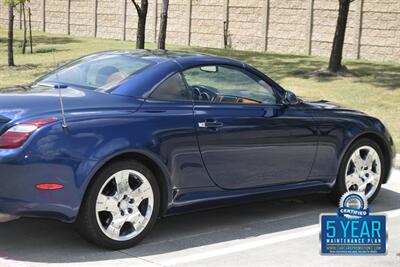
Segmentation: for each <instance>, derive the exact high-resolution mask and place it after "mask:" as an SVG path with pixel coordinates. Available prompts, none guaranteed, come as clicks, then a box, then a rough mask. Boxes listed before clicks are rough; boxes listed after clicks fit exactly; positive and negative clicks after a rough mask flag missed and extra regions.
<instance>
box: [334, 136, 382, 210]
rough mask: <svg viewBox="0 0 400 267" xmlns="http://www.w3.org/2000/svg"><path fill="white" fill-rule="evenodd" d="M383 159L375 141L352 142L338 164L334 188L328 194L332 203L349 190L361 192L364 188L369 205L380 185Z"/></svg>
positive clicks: (364, 139)
mask: <svg viewBox="0 0 400 267" xmlns="http://www.w3.org/2000/svg"><path fill="white" fill-rule="evenodd" d="M383 159H384V157H383V153H382V150H381V148H380V147H379V145H378V144H377V143H376V142H375V141H373V140H371V139H367V138H363V139H360V140H357V141H356V142H354V143H353V144H352V145H351V146H350V148H349V149H348V150H347V152H346V154H345V155H344V157H343V159H342V162H341V164H340V168H339V173H338V176H337V178H336V183H335V186H334V188H333V190H332V192H331V193H330V198H331V199H332V201H334V202H335V204H338V203H339V200H340V198H341V196H342V195H343V194H344V193H346V192H348V191H350V190H355V191H358V190H360V191H363V190H362V189H363V188H364V187H365V190H364V191H365V194H366V196H367V199H368V202H369V203H371V202H372V201H373V200H374V199H375V198H376V196H377V195H378V193H379V191H380V188H381V185H382V178H383V173H384V162H383ZM354 162H356V163H354ZM368 181H371V183H367V182H368Z"/></svg>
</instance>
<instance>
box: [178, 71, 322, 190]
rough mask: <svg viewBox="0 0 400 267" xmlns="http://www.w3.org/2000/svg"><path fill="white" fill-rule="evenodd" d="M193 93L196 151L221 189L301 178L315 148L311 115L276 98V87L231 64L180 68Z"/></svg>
mask: <svg viewBox="0 0 400 267" xmlns="http://www.w3.org/2000/svg"><path fill="white" fill-rule="evenodd" d="M183 76H184V77H185V80H186V82H187V84H188V86H189V88H190V89H191V90H192V94H193V98H194V121H195V127H196V131H197V139H198V143H199V148H200V151H201V155H202V158H203V161H204V164H205V166H206V169H207V171H208V173H209V175H210V177H211V178H212V180H213V181H214V182H215V183H216V184H217V185H218V186H219V187H221V188H224V189H242V188H251V187H264V186H270V185H277V184H286V183H295V182H301V181H305V180H306V179H307V177H308V175H309V173H310V170H311V168H312V164H313V160H314V156H315V153H316V148H317V132H316V130H315V129H314V127H313V125H312V117H311V116H308V114H306V113H305V112H302V111H301V107H300V106H301V104H300V105H299V107H296V106H287V105H283V104H282V103H281V100H280V98H279V97H278V95H277V93H276V91H275V89H274V88H273V87H272V86H271V85H269V84H268V83H267V81H265V80H263V79H261V78H260V77H258V76H257V75H256V74H254V73H252V72H250V71H248V70H246V69H244V68H241V67H236V66H228V65H208V66H199V67H195V68H190V69H187V70H185V71H183Z"/></svg>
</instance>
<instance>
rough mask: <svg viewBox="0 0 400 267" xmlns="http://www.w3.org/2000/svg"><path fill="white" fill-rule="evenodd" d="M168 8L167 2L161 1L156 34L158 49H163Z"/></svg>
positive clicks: (166, 0) (167, 0) (165, 0)
mask: <svg viewBox="0 0 400 267" xmlns="http://www.w3.org/2000/svg"><path fill="white" fill-rule="evenodd" d="M168 6H169V0H163V5H162V10H161V20H160V32H159V33H158V43H157V48H158V49H165V39H166V38H167V20H168Z"/></svg>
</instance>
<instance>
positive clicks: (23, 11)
mask: <svg viewBox="0 0 400 267" xmlns="http://www.w3.org/2000/svg"><path fill="white" fill-rule="evenodd" d="M21 8H22V18H23V23H24V25H23V27H24V40H23V41H22V54H25V51H26V43H27V37H26V33H27V28H26V14H25V4H21Z"/></svg>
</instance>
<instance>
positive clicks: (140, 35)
mask: <svg viewBox="0 0 400 267" xmlns="http://www.w3.org/2000/svg"><path fill="white" fill-rule="evenodd" d="M148 7H149V3H148V1H147V0H142V2H141V4H140V12H138V17H139V18H138V25H137V34H136V48H137V49H144V45H145V41H146V18H147V9H148Z"/></svg>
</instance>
